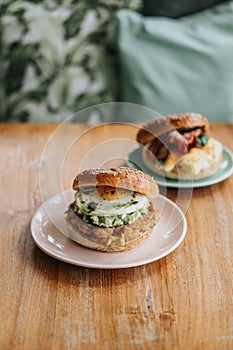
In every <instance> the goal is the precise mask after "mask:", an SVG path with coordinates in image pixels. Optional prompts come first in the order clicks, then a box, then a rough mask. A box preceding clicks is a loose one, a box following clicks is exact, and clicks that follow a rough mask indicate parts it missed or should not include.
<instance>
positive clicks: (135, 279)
mask: <svg viewBox="0 0 233 350" xmlns="http://www.w3.org/2000/svg"><path fill="white" fill-rule="evenodd" d="M136 130H137V128H136V127H127V126H125V128H124V131H123V130H122V127H121V126H120V125H117V124H116V125H115V126H113V125H112V126H108V125H106V126H105V127H104V128H102V129H101V128H99V127H96V128H90V129H87V127H86V126H85V125H66V126H65V127H64V128H60V129H57V128H56V126H55V125H30V124H21V125H20V124H2V125H0V154H1V162H0V176H1V182H0V187H1V192H0V193H1V204H0V208H1V209H0V218H1V226H0V232H1V235H0V246H1V275H0V279H1V285H0V300H1V309H0V315H1V324H0V349H3V350H8V349H9V350H14V349H15V350H21V349H22V350H37V349H41V350H50V349H51V350H55V349H56V350H57V349H66V350H68V349H69V350H70V349H72V350H73V349H75V350H77V349H78V350H82V349H85V350H86V349H91V350H92V349H101V350H104V349H106V350H107V349H113V350H114V349H127V350H130V349H133V350H135V349H143V350H144V349H151V350H154V349H168V350H171V349H172V350H175V349H185V350H190V349H198V350H199V349H211V350H214V349H221V350H222V349H233V199H232V197H233V176H231V177H230V178H228V179H227V180H225V181H223V182H221V183H218V184H215V185H212V186H209V187H205V188H197V189H194V191H193V194H192V198H191V201H190V203H189V205H188V207H187V210H186V217H187V223H188V231H187V235H186V237H185V239H184V241H183V243H182V244H181V245H180V246H179V247H178V248H177V249H176V250H174V251H173V252H172V253H171V254H169V255H167V256H166V257H164V258H162V259H160V260H158V261H155V262H152V263H149V264H147V265H143V266H137V267H132V268H126V269H113V270H111V269H89V268H87V267H80V266H75V265H71V264H68V263H64V262H61V261H59V260H56V259H54V258H52V257H50V256H48V255H46V254H45V253H43V252H42V251H41V250H40V249H39V248H37V247H36V245H35V244H34V242H33V239H32V237H31V235H30V221H31V218H32V215H33V213H34V211H35V210H36V208H37V207H39V206H40V205H41V203H42V200H44V199H46V198H47V197H49V196H50V195H52V194H53V193H55V192H56V191H57V190H58V189H66V188H70V187H71V183H72V180H73V176H74V175H75V173H76V171H77V170H78V169H79V167H86V166H88V165H89V164H90V159H93V164H96V162H97V163H98V162H100V163H101V164H103V165H104V164H105V165H106V164H108V163H109V164H110V163H111V164H112V163H116V164H117V162H119V161H121V160H122V159H121V156H122V154H123V151H126V149H127V148H129V147H131V146H132V142H133V139H134V137H135V132H136ZM211 130H212V131H211V132H212V134H213V135H214V136H216V137H217V138H218V139H219V140H220V141H222V142H223V143H224V144H225V145H226V146H227V147H229V148H230V149H231V150H233V137H232V136H233V125H224V124H219V125H217V124H216V125H212V129H211ZM51 135H52V136H51ZM116 138H122V140H123V139H125V140H126V143H124V142H122V143H119V144H121V145H122V147H121V146H119V147H116V145H115V139H116ZM71 139H72V142H73V144H72V147H71V146H70V147H68V143H69V142H70V141H71ZM109 140H111V142H110V141H109ZM48 141H49V149H48V144H47V142H48ZM46 144H47V146H46ZM96 145H97V146H96ZM104 145H105V146H106V145H107V146H108V147H107V149H108V150H109V151H111V152H113V153H111V157H110V158H109V156H108V155H106V154H105V151H104V150H106V147H104ZM124 147H125V149H124ZM121 148H122V149H121ZM64 149H65V153H64ZM51 150H52V151H51ZM54 150H57V157H54V155H53V154H52V153H53V151H54ZM50 151H51V154H50ZM87 152H89V155H90V156H89V157H86V156H85V155H86V154H87ZM94 155H95V156H94ZM42 156H43V157H42ZM93 156H94V157H93ZM85 157H86V158H85ZM41 160H42V163H41ZM61 164H62V166H63V170H62V172H61V171H59V167H61ZM80 164H81V165H80ZM41 167H42V168H41ZM43 167H44V168H43ZM41 169H42V170H43V174H42V175H41ZM50 171H51V172H52V174H53V175H52V176H50V173H49V172H50ZM54 173H55V175H54ZM56 174H57V177H56ZM39 175H40V176H39ZM46 184H49V186H47V185H46ZM167 196H168V197H169V198H171V199H173V200H176V197H177V190H176V189H170V190H168V191H167ZM183 196H184V202H185V193H184V194H183ZM123 254H124V253H123Z"/></svg>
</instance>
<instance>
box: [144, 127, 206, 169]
mask: <svg viewBox="0 0 233 350" xmlns="http://www.w3.org/2000/svg"><path fill="white" fill-rule="evenodd" d="M208 140H209V137H208V135H207V134H206V133H205V129H204V128H202V127H198V128H193V129H179V130H172V131H170V132H168V133H165V134H162V135H161V136H160V137H159V138H154V139H153V140H152V141H151V142H149V143H148V144H147V145H146V147H147V150H146V154H147V157H148V158H149V159H150V160H151V161H152V162H154V161H155V160H156V161H158V162H159V163H160V165H161V166H162V167H163V168H164V169H165V170H166V171H171V170H172V169H173V168H174V167H175V162H176V161H177V160H178V159H179V158H181V157H182V156H183V155H185V154H188V153H189V152H190V151H191V149H192V148H199V149H201V148H203V147H204V146H205V145H206V144H207V143H208Z"/></svg>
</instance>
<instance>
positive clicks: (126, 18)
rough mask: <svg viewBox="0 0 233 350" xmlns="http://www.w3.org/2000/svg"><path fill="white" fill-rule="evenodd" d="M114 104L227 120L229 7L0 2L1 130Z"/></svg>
mask: <svg viewBox="0 0 233 350" xmlns="http://www.w3.org/2000/svg"><path fill="white" fill-rule="evenodd" d="M117 101H118V102H131V103H133V104H139V105H142V106H146V107H149V108H151V109H153V110H155V111H157V112H158V113H159V114H162V115H166V114H169V113H178V112H188V111H190V112H198V113H202V114H204V115H205V116H207V117H208V118H209V119H210V120H211V121H214V122H224V121H228V122H233V1H223V0H222V1H221V0H203V1H201V0H190V1H185V0H179V1H172V0H154V1H153V0H144V1H143V0H102V1H100V0H96V1H94V0H45V1H29V0H25V1H12V0H2V1H1V3H0V121H1V122H15V121H17V122H34V123H37V122H43V123H44V122H45V123H60V122H62V121H63V120H65V119H66V118H67V117H69V116H71V115H72V114H74V113H77V112H78V111H80V110H83V109H84V108H87V107H90V106H93V105H98V104H102V103H107V102H117ZM116 120H117V115H116ZM126 121H127V120H126ZM138 121H140V120H138Z"/></svg>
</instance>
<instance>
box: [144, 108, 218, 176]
mask: <svg viewBox="0 0 233 350" xmlns="http://www.w3.org/2000/svg"><path fill="white" fill-rule="evenodd" d="M209 129H210V124H209V121H208V119H207V118H205V117H204V116H202V115H201V114H197V113H179V114H171V115H168V116H166V117H160V118H157V119H153V120H150V121H148V122H147V123H145V124H144V125H142V128H141V129H140V130H139V131H138V133H137V141H138V143H140V144H141V145H143V146H144V147H142V160H143V163H144V164H145V165H146V167H147V168H148V169H149V170H151V171H152V172H154V173H155V174H158V175H161V176H165V177H167V178H171V179H181V180H196V179H201V178H205V177H208V176H211V175H213V174H214V173H215V172H216V171H217V169H218V168H219V165H220V163H221V160H222V144H221V143H220V142H219V141H218V140H216V139H214V138H213V137H211V136H209V134H208V132H209Z"/></svg>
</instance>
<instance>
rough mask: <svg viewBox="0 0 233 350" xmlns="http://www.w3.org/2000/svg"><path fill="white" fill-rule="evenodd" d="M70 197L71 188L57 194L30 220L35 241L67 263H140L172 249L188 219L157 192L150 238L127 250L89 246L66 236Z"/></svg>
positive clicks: (118, 265) (94, 265)
mask: <svg viewBox="0 0 233 350" xmlns="http://www.w3.org/2000/svg"><path fill="white" fill-rule="evenodd" d="M73 198H74V192H73V191H72V190H68V191H65V192H62V193H59V194H57V195H56V196H54V197H52V198H50V199H48V200H47V201H45V202H44V204H43V205H41V206H40V207H39V208H38V209H37V210H36V212H35V213H34V215H33V218H32V221H31V234H32V237H33V240H34V242H35V243H36V245H37V246H38V247H39V248H40V249H41V250H42V251H44V252H45V253H47V254H48V255H50V256H52V257H54V258H56V259H58V260H61V261H64V262H67V263H70V264H74V265H79V266H86V267H91V268H103V269H116V268H127V267H132V266H139V265H143V264H147V263H150V262H152V261H155V260H158V259H160V258H162V257H164V256H166V255H167V254H169V253H171V252H172V251H173V250H174V249H176V248H177V247H178V246H179V245H180V243H181V242H182V241H183V239H184V237H185V235H186V231H187V222H186V219H185V216H184V214H183V212H182V211H181V209H180V208H179V207H178V206H177V205H176V204H175V203H173V202H172V201H170V200H169V199H167V198H166V197H164V196H161V195H159V196H158V197H157V198H156V199H155V205H156V207H157V208H158V209H159V210H160V212H161V218H160V220H159V221H158V223H157V225H156V226H155V228H154V231H153V233H152V234H151V236H150V237H149V238H147V239H146V240H145V241H144V242H142V243H141V244H140V245H139V246H137V247H135V248H133V249H131V250H129V251H126V252H114V253H105V252H98V251H95V250H91V249H88V248H85V247H82V246H81V245H79V244H77V243H75V242H73V241H72V240H70V239H69V238H67V237H66V235H67V234H68V233H67V230H66V225H65V220H64V213H65V211H66V209H67V207H68V204H69V203H71V202H72V201H73Z"/></svg>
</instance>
